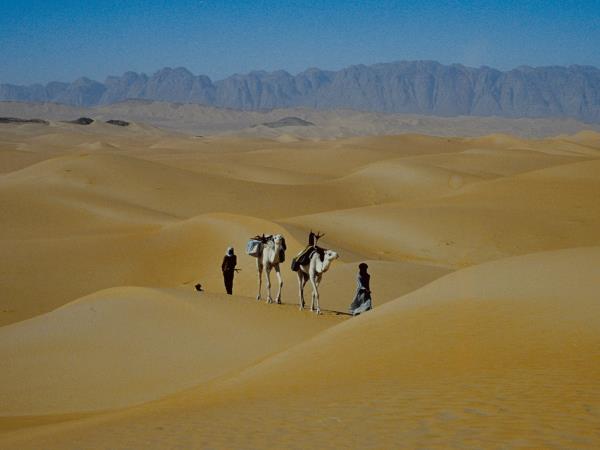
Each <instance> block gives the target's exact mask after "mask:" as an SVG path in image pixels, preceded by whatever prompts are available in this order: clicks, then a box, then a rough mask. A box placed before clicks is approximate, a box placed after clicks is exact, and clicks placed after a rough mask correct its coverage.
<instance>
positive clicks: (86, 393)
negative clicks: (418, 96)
mask: <svg viewBox="0 0 600 450" xmlns="http://www.w3.org/2000/svg"><path fill="white" fill-rule="evenodd" d="M13 106H14V105H13ZM19 107H20V108H21V107H22V106H19ZM23 108H24V109H23ZM115 108H116V107H115ZM118 108H120V109H118ZM118 108H117V109H114V110H110V111H109V110H103V109H98V110H97V111H96V112H97V115H94V116H93V117H94V118H97V119H99V120H100V121H97V122H95V123H93V124H91V125H88V126H81V125H75V124H67V123H62V122H56V121H51V123H50V124H49V125H36V124H26V125H2V126H0V255H2V256H0V358H2V359H3V360H4V361H8V364H7V368H6V369H5V370H3V371H2V372H0V386H1V387H0V446H1V447H2V448H19V449H26V448H48V449H52V448H111V449H112V448H142V447H143V448H165V447H166V448H173V447H180V448H207V447H208V448H265V447H276V448H285V447H301V448H305V447H317V448H399V447H401V448H402V447H404V448H415V447H426V448H449V447H462V448H464V447H467V448H490V447H491V448H496V447H499V446H504V447H505V448H523V447H526V448H527V447H528V448H547V447H560V448H595V447H597V446H598V443H600V436H599V435H598V434H597V429H598V427H597V425H598V423H599V421H600V419H599V417H600V416H599V414H600V413H599V412H598V408H597V405H598V404H599V402H600V392H599V390H598V389H599V386H598V382H597V381H596V380H597V379H598V378H600V377H599V375H600V373H599V372H598V370H599V366H598V364H597V362H596V360H597V358H594V355H595V354H597V353H598V349H599V348H600V337H599V335H598V330H599V329H600V328H599V325H600V324H598V321H597V318H598V317H600V314H598V313H599V312H600V311H597V309H598V302H597V293H598V291H599V290H598V289H599V288H600V285H599V284H598V280H600V276H599V275H600V273H598V267H600V265H599V264H598V263H599V262H600V250H599V247H598V246H599V245H600V231H599V230H600V203H599V201H598V199H599V198H600V196H599V193H600V181H599V180H600V134H598V133H596V132H593V131H586V132H580V133H578V134H575V135H566V134H565V135H560V136H557V137H554V138H549V137H545V138H542V139H524V138H521V137H516V136H514V135H510V134H502V133H496V134H491V135H487V136H475V134H480V133H474V134H473V136H474V137H432V136H422V135H417V134H404V135H398V136H354V137H352V135H353V134H361V132H360V129H355V130H350V131H344V130H345V127H348V126H349V127H350V128H352V127H351V125H352V123H354V121H360V120H361V119H360V115H358V116H356V115H354V114H350V113H346V112H322V113H319V115H318V116H315V117H312V118H311V117H308V115H306V116H301V117H302V118H304V119H305V120H310V121H311V122H314V123H316V124H317V126H316V127H314V128H315V129H316V131H315V130H313V131H311V132H310V133H313V135H309V134H310V133H309V134H307V135H302V133H299V132H298V133H291V132H288V131H289V130H287V131H286V130H284V129H282V130H281V132H277V133H276V134H272V135H269V136H271V138H265V136H264V135H263V133H262V132H261V130H258V131H257V130H256V129H254V132H253V133H254V135H253V136H252V137H240V136H235V135H219V136H217V135H214V134H212V135H210V136H203V137H199V136H194V135H189V134H182V133H179V132H173V131H168V130H165V129H159V128H156V127H155V126H154V125H156V124H157V123H158V122H161V121H164V122H165V123H172V122H169V121H170V120H172V118H171V119H168V117H167V118H165V117H166V116H165V111H167V112H169V114H172V115H173V114H174V115H175V116H177V117H178V120H180V119H181V120H184V119H185V117H183V118H182V117H179V115H182V114H183V115H184V116H185V114H191V116H190V117H189V120H190V121H191V122H190V123H191V124H192V125H191V126H192V128H193V129H195V130H197V129H198V128H197V126H195V125H193V123H192V122H193V121H194V120H196V119H198V120H200V119H202V120H206V122H207V124H206V128H207V129H209V128H211V127H216V128H219V127H220V128H219V130H220V131H219V133H228V132H230V131H231V123H233V122H235V123H236V124H237V125H236V126H239V128H238V130H241V129H243V128H244V127H245V126H249V125H248V124H246V125H245V124H244V123H242V122H243V120H247V118H244V117H242V115H240V116H239V117H238V116H236V115H235V114H234V113H232V112H228V111H220V110H219V111H204V110H202V111H200V110H196V109H194V108H195V107H194V108H191V107H188V106H182V105H180V106H179V107H177V108H175V107H173V108H171V109H168V108H167V110H164V105H160V104H151V105H147V109H146V110H144V111H141V110H139V109H137V110H136V108H137V107H136V106H135V105H134V104H129V105H120V106H119V107H118ZM22 109H23V111H24V112H27V111H36V112H44V111H45V112H46V113H48V114H51V113H52V111H53V110H52V108H51V107H48V108H46V109H43V108H42V109H35V108H34V109H27V108H25V107H22ZM115 111H120V112H123V113H124V114H125V113H127V114H130V115H131V117H125V116H119V117H118V118H125V119H131V121H132V124H131V125H130V126H129V127H115V126H112V125H108V124H105V123H103V122H102V121H103V120H104V119H106V118H108V117H105V115H107V114H109V113H110V115H111V117H110V118H115V117H116V116H115V115H114V112H115ZM75 112H77V113H80V112H81V114H79V115H84V114H83V113H84V112H86V111H79V110H77V111H75V110H74V109H68V110H61V111H58V112H56V111H55V113H56V116H55V117H54V120H65V117H62V116H61V117H58V116H59V115H60V114H63V115H65V114H66V115H71V114H73V113H75ZM59 113H60V114H59ZM211 114H213V115H211ZM252 114H255V115H256V117H259V116H260V118H261V120H262V122H267V121H272V120H270V119H273V120H277V119H278V117H277V114H279V112H270V113H252ZM288 115H290V114H288ZM133 116H135V117H133ZM144 117H153V118H154V120H152V121H151V123H152V124H154V125H148V124H147V123H144V120H142V119H143V118H144ZM169 117H170V116H169ZM265 117H269V118H270V119H269V120H263V119H264V118H265ZM299 117H300V116H299ZM327 117H328V118H329V119H327V120H330V122H328V123H325V124H321V125H319V120H321V119H323V120H325V119H324V118H327ZM47 118H51V117H47ZM72 118H74V117H67V119H72ZM379 119H381V120H384V119H385V120H391V121H392V122H394V120H396V119H394V120H392V119H390V118H381V117H380V118H379ZM186 120H187V119H186ZM398 120H399V119H398ZM402 120H403V121H405V122H403V123H404V125H403V126H405V125H406V126H409V125H410V126H411V127H413V128H415V127H416V128H419V127H425V128H427V127H435V126H437V125H436V123H437V122H435V121H429V120H425V119H422V118H410V119H409V118H403V119H402ZM460 120H462V119H457V120H456V121H453V122H452V123H451V124H450V125H448V126H449V127H450V128H451V129H459V128H460V127H462V125H461V122H460ZM487 120H488V119H486V120H484V121H483V122H481V123H485V124H487V125H486V126H488V125H489V123H488V121H487ZM493 120H494V119H489V121H492V122H493ZM236 121H237V122H236ZM411 121H414V123H413V124H412V125H411V123H412V122H411ZM262 122H260V123H262ZM186 123H187V122H186ZM386 123H387V122H386ZM394 123H395V122H394ZM396 125H397V124H396ZM396 125H393V123H392V124H389V123H387V124H385V126H384V125H378V124H367V125H364V126H365V127H366V128H368V129H372V131H373V130H378V131H377V133H379V132H382V133H383V132H384V131H385V129H386V127H388V126H390V127H392V128H393V127H394V126H396ZM438 125H439V124H438ZM203 126H204V125H203ZM522 126H523V127H525V128H527V127H530V126H532V125H531V124H530V123H529V122H527V123H524V124H523V125H522ZM546 126H549V125H548V124H546V125H544V127H546ZM182 127H183V128H186V127H187V125H186V124H185V123H184V124H183V125H182ZM194 127H196V128H194ZM228 127H229V128H228ZM382 127H383V128H382ZM457 127H458V128H457ZM192 128H190V129H192ZM284 128H285V127H284ZM307 128H313V127H307ZM364 129H365V128H362V130H364ZM577 129H579V128H577ZM322 130H326V132H324V133H323V134H322V133H321V131H322ZM445 130H446V131H448V129H447V128H446V129H445ZM188 131H189V130H188ZM495 131H504V130H503V129H497V130H495ZM555 131H556V133H558V132H560V130H559V129H558V128H557V129H556V130H555ZM307 133H308V132H307ZM242 134H243V133H242ZM444 134H452V133H444ZM338 135H340V136H344V137H343V138H339V139H322V138H323V137H328V138H331V137H332V136H338ZM545 135H547V133H546V134H545ZM311 229H313V230H320V231H322V232H325V233H326V235H325V237H324V238H323V240H322V242H321V245H323V246H324V247H327V248H333V249H335V250H336V251H338V252H339V254H340V259H339V260H338V261H336V262H335V263H334V264H333V266H332V267H331V269H330V271H329V272H328V273H327V274H326V275H325V277H324V279H323V283H322V285H321V288H320V292H321V307H322V308H323V310H324V314H323V315H322V316H320V317H319V316H316V315H313V314H311V313H309V312H307V311H305V312H299V311H298V308H297V300H298V292H297V283H296V275H295V274H294V273H293V272H291V270H290V268H289V264H290V260H291V258H292V257H293V256H294V255H295V254H296V253H297V252H299V251H300V250H301V249H302V248H303V247H304V245H305V244H306V238H307V234H308V232H309V231H310V230H311ZM261 233H281V234H284V235H285V237H286V241H287V245H288V251H287V255H286V256H287V260H286V262H285V263H284V264H283V268H282V271H283V277H284V287H283V302H284V304H283V305H281V306H279V305H267V304H266V303H265V302H264V301H263V302H261V303H259V302H256V300H255V296H256V288H257V286H256V285H257V280H256V268H255V263H256V262H255V260H254V258H252V257H249V256H246V255H245V254H244V247H245V244H246V241H247V239H248V238H249V237H251V236H253V235H255V234H261ZM229 245H233V246H234V247H235V248H236V250H237V253H238V267H240V268H241V269H242V270H241V272H240V273H238V274H237V275H236V283H235V290H234V293H235V294H236V295H235V296H234V297H226V296H224V295H222V293H223V291H224V289H223V280H222V274H221V271H220V263H221V260H222V257H223V254H224V251H225V249H226V248H227V247H228V246H229ZM363 261H366V262H367V263H368V264H369V267H370V272H371V274H372V291H373V300H374V304H375V309H374V310H373V311H372V312H369V313H367V314H365V315H363V316H361V317H358V318H349V317H348V316H347V315H344V314H340V313H345V312H346V311H347V307H348V305H349V303H350V301H351V300H352V296H353V294H354V289H355V283H356V271H357V265H358V263H359V262H363ZM197 282H200V283H202V284H203V286H204V288H205V289H206V292H204V293H202V294H199V293H197V292H196V291H195V290H194V288H193V286H194V284H195V283H197ZM263 292H264V291H263ZM306 294H307V297H309V296H310V288H309V287H307V288H306Z"/></svg>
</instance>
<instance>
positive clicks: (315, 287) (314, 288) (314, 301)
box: [310, 275, 319, 311]
mask: <svg viewBox="0 0 600 450" xmlns="http://www.w3.org/2000/svg"><path fill="white" fill-rule="evenodd" d="M310 284H311V286H312V301H311V302H310V310H311V311H314V310H315V305H318V304H319V291H318V285H317V280H316V277H315V276H314V275H310Z"/></svg>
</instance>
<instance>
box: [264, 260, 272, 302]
mask: <svg viewBox="0 0 600 450" xmlns="http://www.w3.org/2000/svg"><path fill="white" fill-rule="evenodd" d="M265 275H266V278H267V303H273V297H271V267H269V266H267V267H265Z"/></svg>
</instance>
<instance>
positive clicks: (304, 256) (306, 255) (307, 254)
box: [292, 246, 325, 272]
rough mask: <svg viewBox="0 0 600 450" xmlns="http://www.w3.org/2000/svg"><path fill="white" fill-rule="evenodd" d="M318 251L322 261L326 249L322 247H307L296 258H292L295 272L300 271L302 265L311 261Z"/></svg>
mask: <svg viewBox="0 0 600 450" xmlns="http://www.w3.org/2000/svg"><path fill="white" fill-rule="evenodd" d="M315 253H318V255H319V258H320V259H321V262H322V261H323V259H324V258H325V249H324V248H321V247H310V246H309V247H306V248H305V249H304V250H303V251H302V252H300V253H299V254H298V255H297V256H296V257H295V258H293V259H292V270H293V271H294V272H298V270H300V266H304V265H306V264H308V263H309V262H310V259H311V258H312V256H313V255H314V254H315Z"/></svg>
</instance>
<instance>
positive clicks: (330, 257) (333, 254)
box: [324, 250, 340, 261]
mask: <svg viewBox="0 0 600 450" xmlns="http://www.w3.org/2000/svg"><path fill="white" fill-rule="evenodd" d="M339 257H340V255H338V254H337V253H336V252H334V251H333V250H325V258H324V259H326V260H328V261H333V260H334V259H338V258H339Z"/></svg>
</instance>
